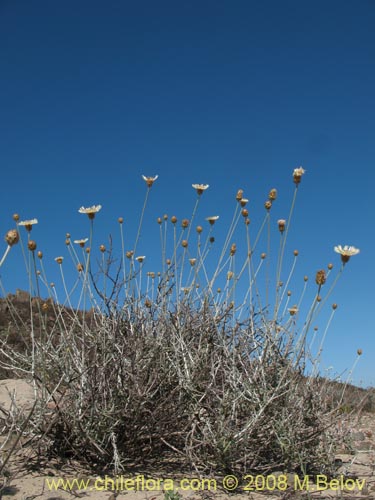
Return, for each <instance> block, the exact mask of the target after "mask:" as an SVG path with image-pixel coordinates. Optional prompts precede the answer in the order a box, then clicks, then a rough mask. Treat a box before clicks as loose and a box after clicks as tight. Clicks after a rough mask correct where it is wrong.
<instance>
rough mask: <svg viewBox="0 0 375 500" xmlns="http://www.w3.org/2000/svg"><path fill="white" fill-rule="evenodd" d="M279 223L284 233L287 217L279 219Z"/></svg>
mask: <svg viewBox="0 0 375 500" xmlns="http://www.w3.org/2000/svg"><path fill="white" fill-rule="evenodd" d="M277 224H278V226H279V231H280V233H283V232H284V231H285V224H286V220H285V219H279V220H278V221H277Z"/></svg>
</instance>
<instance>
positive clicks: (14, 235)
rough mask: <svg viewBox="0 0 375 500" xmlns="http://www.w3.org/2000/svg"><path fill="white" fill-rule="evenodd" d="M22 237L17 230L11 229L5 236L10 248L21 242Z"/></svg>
mask: <svg viewBox="0 0 375 500" xmlns="http://www.w3.org/2000/svg"><path fill="white" fill-rule="evenodd" d="M19 239H20V236H19V234H18V231H17V229H10V230H9V231H8V232H7V234H6V235H5V241H6V242H7V243H8V245H9V246H10V247H12V246H13V245H16V244H17V243H18V242H19Z"/></svg>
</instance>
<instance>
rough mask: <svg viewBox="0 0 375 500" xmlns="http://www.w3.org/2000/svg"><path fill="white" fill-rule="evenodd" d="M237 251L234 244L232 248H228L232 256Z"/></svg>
mask: <svg viewBox="0 0 375 500" xmlns="http://www.w3.org/2000/svg"><path fill="white" fill-rule="evenodd" d="M236 251H237V245H236V244H235V243H233V244H232V246H231V247H230V251H229V253H230V255H234V254H235V253H236Z"/></svg>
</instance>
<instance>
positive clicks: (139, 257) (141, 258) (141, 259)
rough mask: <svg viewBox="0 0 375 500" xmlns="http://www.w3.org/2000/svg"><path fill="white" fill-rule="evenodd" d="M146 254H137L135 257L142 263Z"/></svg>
mask: <svg viewBox="0 0 375 500" xmlns="http://www.w3.org/2000/svg"><path fill="white" fill-rule="evenodd" d="M145 258H146V256H145V255H139V256H138V257H136V258H135V260H136V261H137V262H140V263H142V262H143V261H144V260H145Z"/></svg>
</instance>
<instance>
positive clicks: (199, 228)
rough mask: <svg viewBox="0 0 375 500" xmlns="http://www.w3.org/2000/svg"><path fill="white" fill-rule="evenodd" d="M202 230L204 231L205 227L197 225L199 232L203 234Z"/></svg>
mask: <svg viewBox="0 0 375 500" xmlns="http://www.w3.org/2000/svg"><path fill="white" fill-rule="evenodd" d="M202 231H203V227H202V226H197V233H198V234H201V232H202Z"/></svg>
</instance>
